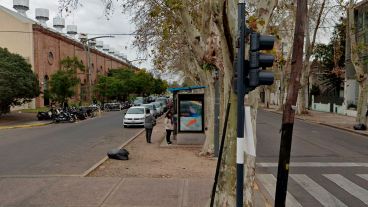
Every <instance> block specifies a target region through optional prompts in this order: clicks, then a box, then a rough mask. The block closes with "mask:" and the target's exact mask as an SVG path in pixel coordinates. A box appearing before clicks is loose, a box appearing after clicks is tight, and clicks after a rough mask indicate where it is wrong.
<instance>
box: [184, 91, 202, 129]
mask: <svg viewBox="0 0 368 207" xmlns="http://www.w3.org/2000/svg"><path fill="white" fill-rule="evenodd" d="M181 95H182V94H181ZM186 95H188V94H186ZM197 95H199V96H197ZM188 99H192V100H188ZM203 115H204V114H203V95H202V94H191V97H181V99H180V100H179V131H181V132H203V120H204V117H203Z"/></svg>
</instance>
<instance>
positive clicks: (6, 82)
mask: <svg viewBox="0 0 368 207" xmlns="http://www.w3.org/2000/svg"><path fill="white" fill-rule="evenodd" d="M31 68H32V66H31V65H30V64H28V63H27V62H26V60H25V59H24V58H23V57H22V56H20V55H18V54H14V53H10V52H9V51H8V49H6V48H1V47H0V115H1V114H2V113H7V112H9V109H10V106H16V105H21V104H24V103H27V102H30V101H31V100H32V98H35V97H37V96H38V95H39V94H40V88H39V82H38V80H37V77H36V75H35V74H34V73H33V71H32V69H31Z"/></svg>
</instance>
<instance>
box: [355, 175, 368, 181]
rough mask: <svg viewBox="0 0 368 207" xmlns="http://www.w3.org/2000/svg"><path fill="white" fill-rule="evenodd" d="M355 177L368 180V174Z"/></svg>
mask: <svg viewBox="0 0 368 207" xmlns="http://www.w3.org/2000/svg"><path fill="white" fill-rule="evenodd" d="M357 176H359V177H361V178H363V179H365V180H368V174H358V175H357Z"/></svg>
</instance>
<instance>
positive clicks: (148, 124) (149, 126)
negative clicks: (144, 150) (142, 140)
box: [144, 114, 156, 143]
mask: <svg viewBox="0 0 368 207" xmlns="http://www.w3.org/2000/svg"><path fill="white" fill-rule="evenodd" d="M155 121H156V119H155V117H153V116H152V115H151V114H150V115H148V116H146V118H145V120H144V128H145V129H146V141H147V143H151V135H152V130H153V125H154V122H155Z"/></svg>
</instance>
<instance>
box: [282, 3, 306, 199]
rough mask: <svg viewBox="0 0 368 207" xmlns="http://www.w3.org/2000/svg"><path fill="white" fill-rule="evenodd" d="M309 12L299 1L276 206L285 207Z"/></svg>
mask: <svg viewBox="0 0 368 207" xmlns="http://www.w3.org/2000/svg"><path fill="white" fill-rule="evenodd" d="M307 12H308V11H307V0H297V15H296V21H295V32H294V43H293V58H292V62H291V78H290V82H289V88H288V94H287V97H286V103H285V109H284V113H283V116H282V128H281V131H282V134H281V144H280V155H279V165H278V172H277V185H276V197H275V206H285V199H286V192H287V183H288V175H289V164H290V152H291V141H292V134H293V126H294V116H295V111H294V109H293V107H294V106H295V105H296V102H297V98H298V90H299V88H300V76H301V70H302V67H303V45H304V32H305V21H306V14H307Z"/></svg>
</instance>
